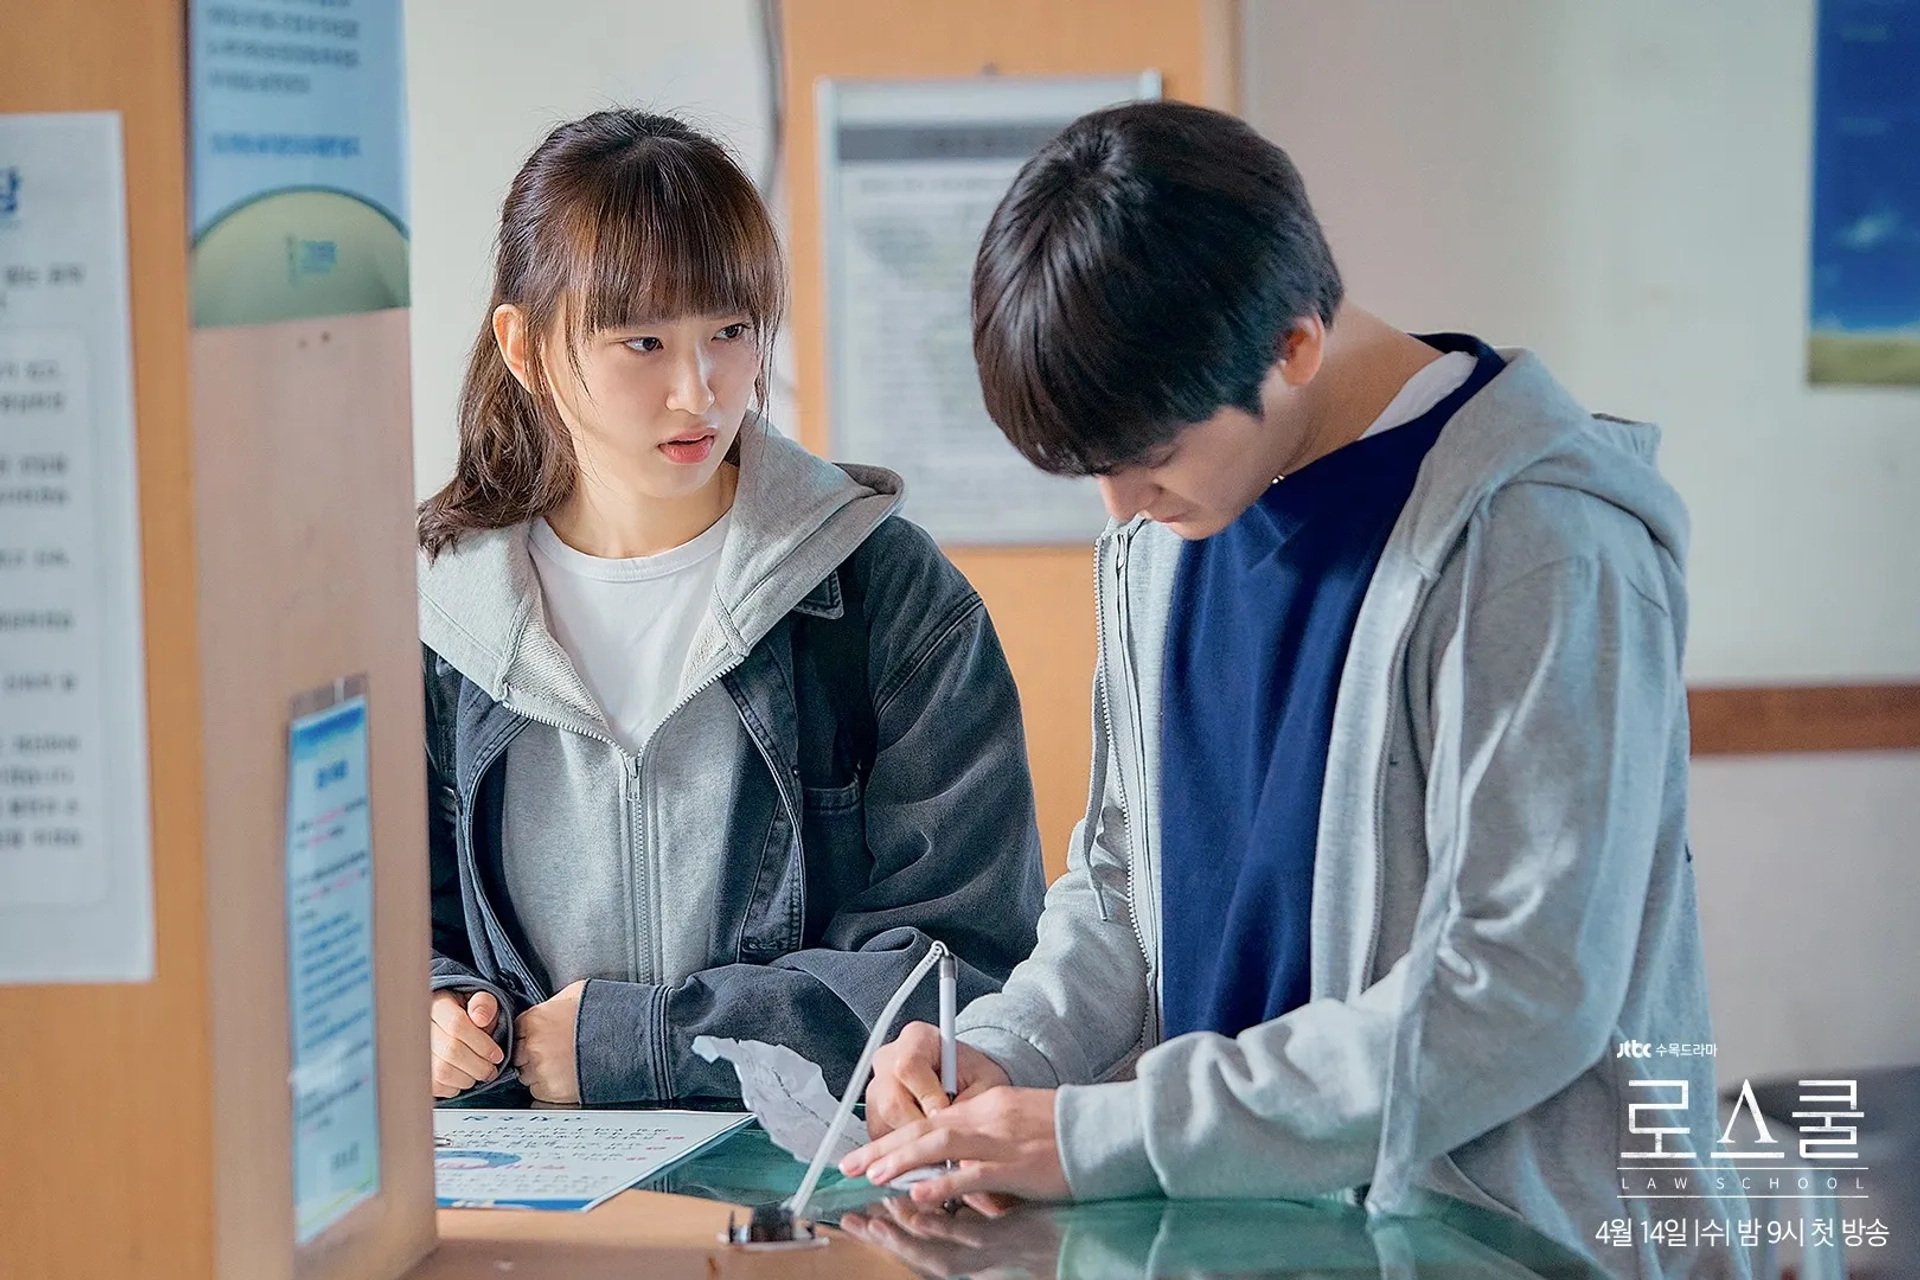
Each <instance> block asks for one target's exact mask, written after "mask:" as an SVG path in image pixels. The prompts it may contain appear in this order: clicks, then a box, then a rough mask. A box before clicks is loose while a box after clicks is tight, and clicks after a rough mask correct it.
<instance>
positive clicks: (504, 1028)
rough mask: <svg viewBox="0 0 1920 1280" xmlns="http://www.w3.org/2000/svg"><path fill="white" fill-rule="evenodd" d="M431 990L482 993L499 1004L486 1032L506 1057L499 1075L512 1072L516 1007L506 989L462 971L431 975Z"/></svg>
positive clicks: (470, 993) (469, 993)
mask: <svg viewBox="0 0 1920 1280" xmlns="http://www.w3.org/2000/svg"><path fill="white" fill-rule="evenodd" d="M433 990H434V991H436V992H440V991H454V992H458V993H460V994H462V995H472V994H473V993H474V992H476V991H484V992H486V993H487V994H488V995H490V996H492V997H493V998H494V999H495V1000H498V1001H499V1002H500V1012H499V1014H498V1016H496V1017H495V1018H494V1020H493V1029H492V1030H491V1031H490V1032H488V1034H489V1035H491V1036H492V1037H493V1042H494V1043H495V1044H497V1045H499V1046H500V1052H501V1053H503V1054H505V1055H506V1056H505V1057H504V1058H502V1059H501V1074H503V1075H504V1074H506V1073H507V1072H510V1071H512V1070H513V1019H514V1016H515V1011H516V1008H517V1006H516V1005H515V1004H514V1002H513V997H512V996H510V995H508V994H507V989H506V988H505V987H503V986H500V985H499V984H498V983H494V982H488V981H487V980H486V979H485V978H481V977H477V976H475V975H474V974H471V973H467V972H466V971H464V970H461V971H459V972H451V971H449V972H446V973H436V974H434V975H433Z"/></svg>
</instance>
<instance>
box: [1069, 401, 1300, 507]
mask: <svg viewBox="0 0 1920 1280" xmlns="http://www.w3.org/2000/svg"><path fill="white" fill-rule="evenodd" d="M1288 390H1289V389H1288V387H1287V385H1286V383H1285V381H1284V379H1283V378H1282V376H1281V373H1280V367H1279V366H1278V365H1276V366H1275V368H1274V372H1273V373H1272V374H1270V375H1269V376H1268V378H1267V381H1266V384H1265V385H1264V386H1263V387H1262V388H1261V392H1260V399H1261V403H1262V406H1263V410H1264V412H1263V413H1262V415H1261V416H1260V417H1255V416H1254V415H1253V414H1250V413H1248V412H1247V411H1246V410H1245V409H1240V408H1236V407H1234V406H1231V405H1229V406H1227V407H1226V408H1223V409H1221V410H1220V411H1219V412H1218V413H1216V414H1214V415H1213V416H1212V417H1211V418H1208V419H1207V420H1206V421H1204V422H1196V423H1194V424H1192V425H1191V426H1187V427H1183V428H1181V430H1180V434H1179V435H1178V436H1176V437H1175V438H1174V440H1173V443H1172V444H1170V445H1168V446H1166V447H1164V448H1163V449H1161V450H1160V452H1159V453H1158V454H1154V455H1150V456H1149V457H1147V458H1146V459H1144V460H1142V461H1141V462H1138V463H1135V464H1134V465H1132V466H1127V467H1119V468H1116V469H1115V470H1112V471H1109V472H1107V473H1106V474H1105V475H1102V476H1099V477H1097V478H1098V480H1099V484H1100V496H1101V498H1102V499H1104V500H1105V502H1106V504H1107V513H1108V514H1109V515H1111V516H1112V517H1113V518H1114V519H1115V520H1119V521H1122V522H1125V521H1127V520H1131V519H1132V518H1133V517H1134V516H1136V515H1144V516H1146V517H1147V518H1148V519H1149V520H1153V521H1156V522H1157V523H1160V524H1163V525H1165V526H1166V527H1167V528H1169V529H1171V530H1172V531H1173V532H1174V533H1177V534H1179V535H1180V536H1181V537H1182V538H1185V539H1187V540H1188V541H1189V542H1193V541H1198V540H1199V539H1201V538H1211V537H1212V536H1213V535H1214V534H1216V533H1219V532H1220V531H1221V530H1222V529H1225V528H1226V527H1227V526H1228V525H1230V524H1232V523H1233V522H1234V521H1235V520H1238V519H1239V518H1240V515H1241V513H1242V512H1244V511H1245V510H1246V509H1247V508H1248V507H1250V506H1252V505H1253V504H1254V503H1255V502H1257V501H1258V500H1259V498H1260V495H1261V494H1263V493H1265V492H1266V490H1267V486H1268V485H1270V484H1272V483H1273V478H1274V477H1275V476H1277V475H1279V474H1281V473H1282V472H1283V471H1284V470H1286V468H1287V464H1288V462H1289V461H1290V460H1291V459H1292V458H1294V457H1295V456H1297V455H1298V453H1299V451H1300V448H1301V443H1302V437H1303V432H1302V431H1301V429H1300V427H1299V425H1298V424H1297V423H1296V422H1295V421H1294V418H1295V416H1296V415H1295V414H1294V413H1292V412H1290V411H1289V410H1290V404H1289V401H1290V400H1291V398H1292V397H1290V396H1289V395H1288Z"/></svg>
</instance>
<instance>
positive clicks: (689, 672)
mask: <svg viewBox="0 0 1920 1280" xmlns="http://www.w3.org/2000/svg"><path fill="white" fill-rule="evenodd" d="M737 449H738V459H739V466H740V482H739V486H738V488H737V489H736V491H735V493H734V500H733V510H732V516H733V520H732V528H731V529H729V530H728V533H727V541H726V545H725V546H724V547H723V548H722V550H721V553H720V571H719V575H718V579H717V581H716V582H715V584H714V594H713V600H712V604H711V607H710V609H709V611H708V616H707V619H706V621H705V622H704V623H702V624H701V629H700V631H699V633H698V634H697V635H696V636H695V638H694V642H693V648H692V650H691V652H690V653H689V655H688V658H687V666H686V676H685V686H684V688H683V692H684V691H685V688H693V687H697V686H699V685H701V684H704V683H707V682H708V681H710V680H712V679H714V678H716V677H717V676H719V675H720V674H721V673H723V672H725V671H726V670H728V669H729V668H731V667H732V666H734V665H736V664H737V663H738V662H739V661H740V660H741V659H743V658H744V657H746V655H747V654H748V653H749V652H751V651H752V649H753V646H754V645H755V644H756V643H758V642H759V641H760V640H761V639H762V638H763V637H764V636H765V635H766V634H767V632H769V631H770V630H772V629H773V627H774V625H775V624H776V623H778V622H779V621H780V619H781V618H783V617H785V616H786V615H787V614H788V613H790V612H792V611H793V610H794V609H795V608H796V607H802V608H805V609H807V610H808V611H810V612H815V613H819V614H822V615H825V616H830V617H832V616H838V614H839V612H840V597H839V592H838V591H837V590H835V589H833V585H832V584H830V583H828V581H827V580H828V578H829V576H830V575H831V574H832V573H833V571H834V569H835V567H836V566H838V565H839V564H840V563H841V562H842V561H844V560H845V559H846V558H847V557H848V556H849V555H851V554H853V552H854V551H855V550H856V549H857V548H858V547H859V546H860V544H861V543H863V542H865V541H866V539H867V538H868V536H869V535H871V534H872V533H873V531H874V530H875V529H877V528H878V527H879V526H880V524H881V522H882V521H884V520H885V519H886V518H887V517H888V516H890V515H891V514H892V513H893V511H894V509H895V508H896V507H898V505H899V504H900V502H901V500H902V498H903V497H904V495H905V486H904V485H903V484H902V483H901V480H900V477H898V476H897V475H895V474H893V473H892V472H890V471H886V470H882V469H880V468H877V467H864V466H858V465H836V464H833V463H830V462H826V461H823V460H822V459H820V458H817V457H815V456H814V455H813V454H811V453H809V452H808V451H807V450H806V449H804V448H802V447H801V446H800V445H798V444H796V443H794V442H793V441H791V440H788V439H787V438H786V437H784V436H782V435H780V434H779V433H778V432H777V431H775V430H774V429H773V428H772V427H770V426H769V425H768V424H767V423H766V421H765V420H764V419H762V418H760V417H759V416H758V415H754V414H749V415H748V417H747V419H746V421H745V422H744V423H742V424H741V427H740V435H739V439H738V445H737ZM527 537H528V526H527V525H526V524H524V523H523V524H518V525H514V526H512V527H510V528H506V529H493V530H488V531H485V532H482V533H475V534H470V535H468V536H467V537H465V538H463V539H461V540H460V542H459V543H458V544H456V545H455V546H454V547H452V548H450V549H449V550H447V551H445V552H442V553H441V555H440V556H439V557H438V558H437V559H433V560H429V559H428V557H427V556H426V554H425V553H424V552H422V553H421V556H420V562H419V572H420V639H421V641H422V642H423V643H425V644H426V645H427V646H428V647H429V648H431V649H432V650H433V651H434V652H435V653H437V654H439V655H440V657H442V658H444V659H445V660H446V661H447V662H449V663H451V664H452V665H453V666H454V667H455V668H456V669H457V670H458V671H459V672H460V673H461V674H462V675H464V676H466V677H467V679H469V680H471V681H472V682H473V683H474V684H475V685H477V686H479V687H480V688H481V689H482V690H484V691H485V692H486V694H487V696H489V697H491V698H493V699H494V700H495V701H497V702H500V703H502V704H504V705H506V706H507V707H508V708H510V709H511V710H513V711H516V712H518V713H520V714H521V715H526V716H530V717H532V718H534V719H539V720H543V721H547V722H549V723H553V724H556V725H559V726H560V727H563V728H572V729H578V730H581V731H584V732H589V733H593V734H596V735H599V736H608V735H607V726H606V722H605V719H604V717H603V716H602V715H601V713H600V710H599V708H598V706H597V705H596V704H595V702H594V700H593V697H592V695H591V694H589V693H588V692H587V689H586V685H585V684H584V683H583V682H582V681H581V679H580V677H579V675H578V674H577V673H576V672H575V671H574V669H573V664H572V662H571V661H570V660H569V659H568V658H567V655H566V652H565V651H564V650H563V649H562V648H561V647H560V644H559V642H558V641H557V640H555V639H554V638H553V635H552V632H551V631H550V630H549V629H548V626H547V620H546V611H545V607H544V605H543V601H542V597H541V592H540V579H539V575H538V573H537V572H536V570H535V569H534V565H533V559H532V555H531V552H530V551H529V549H528V542H527ZM823 585H824V586H825V587H826V590H824V591H821V590H818V589H819V588H821V587H822V586H823Z"/></svg>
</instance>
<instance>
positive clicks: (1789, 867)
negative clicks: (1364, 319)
mask: <svg viewBox="0 0 1920 1280" xmlns="http://www.w3.org/2000/svg"><path fill="white" fill-rule="evenodd" d="M1244 12H1245V22H1246V32H1245V35H1246V39H1245V43H1244V46H1243V53H1244V56H1245V67H1244V75H1243V80H1242V84H1243V86H1244V92H1245V96H1246V101H1245V109H1246V113H1247V115H1248V117H1249V118H1250V119H1251V120H1252V121H1253V122H1254V123H1255V124H1256V125H1257V126H1259V127H1260V128H1261V129H1262V130H1263V131H1264V132H1265V133H1266V134H1267V135H1268V136H1269V137H1272V138H1273V139H1274V140H1275V141H1277V142H1279V143H1280V144H1281V145H1282V146H1284V147H1285V148H1287V150H1288V151H1289V153H1290V154H1292V156H1293V157H1294V159H1295V160H1296V162H1298V164H1299V165H1300V168H1301V170H1302V171H1303V173H1304V174H1305V176H1306V179H1307V186H1308V190H1309V191H1310V192H1311V193H1312V194H1313V198H1314V202H1315V205H1316V207H1317V208H1318V210H1319V212H1320V214H1321V216H1322V218H1323V220H1324V221H1325V222H1326V224H1327V227H1328V231H1329V235H1330V237H1331V239H1332V241H1333V247H1334V251H1335V253H1336V255H1337V256H1338V258H1339V260H1340V262H1341V266H1342V269H1343V271H1344V272H1345V274H1346V277H1347V281H1348V285H1349V289H1350V292H1351V293H1352V295H1353V296H1354V298H1355V300H1356V301H1358V302H1360V303H1361V304H1362V305H1365V306H1368V307H1370V308H1372V309H1375V310H1377V311H1380V312H1381V313H1383V314H1384V315H1386V316H1387V317H1388V318H1389V319H1391V320H1393V321H1395V322H1397V323H1399V324H1401V325H1403V326H1406V327H1408V328H1412V329H1439V328H1455V329H1466V330H1470V331H1473V332H1477V333H1479V334H1481V335H1482V336H1484V337H1486V338H1488V339H1490V340H1492V341H1495V342H1502V343H1513V344H1517V345H1524V346H1530V347H1532V348H1534V349H1535V350H1538V351H1539V352H1541V353H1542V355H1543V356H1544V357H1545V358H1546V360H1547V361H1548V362H1549V364H1550V365H1551V366H1552V367H1553V368H1554V369H1555V370H1556V371H1557V372H1558V373H1559V374H1560V376H1561V378H1562V379H1563V380H1564V381H1565V382H1566V383H1567V384H1568V385H1569V386H1570V387H1571V388H1572V389H1573V391H1574V392H1575V394H1576V395H1578V396H1579V397H1580V398H1582V399H1583V400H1584V401H1585V402H1587V403H1588V404H1589V405H1591V406H1593V407H1595V408H1603V409H1606V410H1609V411H1612V412H1615V413H1622V414H1626V415H1630V416H1635V417H1644V418H1648V419H1651V420H1653V421H1656V422H1659V423H1661V424H1662V426H1663V427H1664V429H1665V432H1666V443H1665V447H1664V449H1663V454H1662V465H1663V468H1664V470H1665V471H1666V473H1667V474H1668V476H1670V477H1671V478H1672V479H1673V481H1674V482H1675V484H1676V485H1677V486H1678V487H1679V488H1680V490H1681V492H1682V493H1683V494H1684V495H1685V497H1686V499H1687V502H1688V505H1689V507H1690V508H1691V510H1692V513H1693V521H1694V543H1693V551H1692V556H1691V562H1690V565H1689V582H1690V589H1691V594H1692V603H1693V616H1692V636H1691V641H1690V648H1689V654H1688V674H1689V678H1690V679H1691V680H1693V681H1695V682H1700V683H1712V682H1720V683H1767V682H1776V683H1797V682H1815V681H1821V680H1830V679H1837V680H1849V681H1853V680H1857V681H1863V682H1872V681H1877V680H1883V679H1903V678H1912V677H1914V676H1917V675H1920V502H1917V501H1915V480H1916V477H1920V391H1891V390H1881V391H1869V390H1835V389H1822V390H1813V389H1810V388H1808V387H1807V386H1806V385H1805V377H1804V368H1805V364H1804V356H1803V354H1802V350H1803V342H1804V338H1805V327H1806V322H1805V317H1806V295H1807V231H1808V223H1809V204H1808V192H1809V180H1808V166H1809V159H1810V141H1809V140H1810V137H1811V132H1812V65H1813V63H1812V54H1813V44H1812V33H1813V0H1747V2H1745V3H1742V4H1738V5H1730V4H1726V3H1723V2H1722V0H1608V2H1607V3H1604V4H1594V3H1578V2H1577V0H1448V3H1446V4H1410V3H1405V2H1404V0H1344V2H1343V3H1341V4H1324V3H1321V2H1320V0H1246V4H1245V6H1244ZM1916 797H1920V755H1915V754H1893V755H1878V756H1870V755H1826V756H1818V757H1799V756H1796V757H1779V758H1773V759H1722V760H1709V761H1702V762H1700V763H1699V764H1697V765H1696V768H1695V771H1694V795H1693V837H1694V850H1695V867H1696V870H1697V872H1698V878H1699V884H1700V891H1701V916H1702V928H1703V931H1704V934H1705V938H1706V943H1707V947H1708V963H1709V969H1710V975H1709V976H1710V978H1711V980H1712V982H1713V985H1714V998H1715V1007H1716V1023H1717V1025H1716V1032H1717V1035H1718V1038H1719V1039H1720V1041H1721V1044H1722V1047H1723V1053H1722V1056H1721V1059H1720V1068H1721V1071H1722V1074H1723V1077H1730V1078H1733V1079H1736V1080H1737V1079H1738V1078H1739V1076H1741V1075H1743V1074H1753V1075H1756V1076H1757V1075H1763V1074H1767V1073H1769V1072H1774V1071H1780V1070H1786V1069H1790V1068H1794V1067H1802V1066H1819V1065H1825V1066H1845V1065H1854V1064H1866V1063H1875V1062H1891V1061H1915V1060H1920V1010H1916V1009H1915V1007H1914V1005H1913V1001H1912V999H1911V994H1910V993H1911V984H1912V975H1913V974H1914V973H1915V972H1916V971H1920V941H1916V938H1920V931H1917V930H1914V929H1913V928H1912V927H1911V926H1910V925H1909V924H1908V923H1907V921H1908V920H1909V918H1911V917H1912V916H1913V915H1915V914H1916V912H1920V876H1917V875H1916V874H1915V873H1914V870H1913V855H1914V853H1915V852H1916V849H1917V848H1920V841H1916V838H1915V834H1914V833H1915V832H1916V831H1920V807H1916V806H1920V800H1917V799H1916Z"/></svg>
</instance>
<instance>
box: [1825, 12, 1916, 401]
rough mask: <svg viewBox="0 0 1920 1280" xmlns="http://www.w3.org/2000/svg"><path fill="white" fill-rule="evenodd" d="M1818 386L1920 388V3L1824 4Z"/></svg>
mask: <svg viewBox="0 0 1920 1280" xmlns="http://www.w3.org/2000/svg"><path fill="white" fill-rule="evenodd" d="M1817 73H1818V83H1817V86H1816V90H1815V99H1814V104H1815V105H1814V132H1813V262H1812V269H1813V290H1812V308H1811V310H1812V316H1811V320H1812V326H1811V328H1812V331H1811V334H1810V335H1809V338H1808V344H1807V371H1808V377H1809V380H1810V381H1813V382H1840V383H1881V384H1904V385H1908V386H1920V0H1820V21H1819V57H1818V67H1817Z"/></svg>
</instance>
